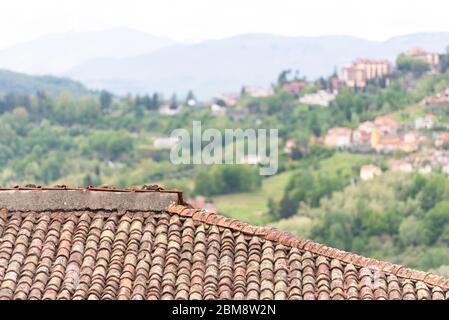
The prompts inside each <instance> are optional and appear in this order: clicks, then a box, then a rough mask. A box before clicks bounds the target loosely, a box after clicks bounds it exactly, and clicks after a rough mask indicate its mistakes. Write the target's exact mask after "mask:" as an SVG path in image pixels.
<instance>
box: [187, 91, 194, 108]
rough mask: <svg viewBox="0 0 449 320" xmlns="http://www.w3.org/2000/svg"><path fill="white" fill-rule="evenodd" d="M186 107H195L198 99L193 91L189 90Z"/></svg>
mask: <svg viewBox="0 0 449 320" xmlns="http://www.w3.org/2000/svg"><path fill="white" fill-rule="evenodd" d="M185 103H186V105H188V106H194V105H195V103H196V98H195V95H194V94H193V91H192V90H189V92H187V97H186V102H185Z"/></svg>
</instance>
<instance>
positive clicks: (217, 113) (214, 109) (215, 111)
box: [210, 103, 226, 117]
mask: <svg viewBox="0 0 449 320" xmlns="http://www.w3.org/2000/svg"><path fill="white" fill-rule="evenodd" d="M210 112H211V114H212V115H213V116H214V117H224V116H226V107H223V106H221V105H219V104H217V103H213V104H212V105H211V106H210Z"/></svg>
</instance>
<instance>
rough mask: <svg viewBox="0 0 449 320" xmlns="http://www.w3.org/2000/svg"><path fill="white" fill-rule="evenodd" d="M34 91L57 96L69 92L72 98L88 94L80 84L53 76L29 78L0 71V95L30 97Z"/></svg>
mask: <svg viewBox="0 0 449 320" xmlns="http://www.w3.org/2000/svg"><path fill="white" fill-rule="evenodd" d="M36 91H45V92H47V93H50V94H53V95H58V94H60V93H61V92H69V93H70V94H72V95H73V96H81V95H87V94H89V90H88V89H87V88H86V87H85V86H84V85H83V84H81V83H80V82H77V81H73V80H70V79H67V78H58V77H53V76H31V75H27V74H24V73H17V72H13V71H8V70H2V69H0V95H4V94H7V93H14V94H23V95H30V94H34V93H36Z"/></svg>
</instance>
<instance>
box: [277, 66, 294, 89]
mask: <svg viewBox="0 0 449 320" xmlns="http://www.w3.org/2000/svg"><path fill="white" fill-rule="evenodd" d="M291 72H292V71H291V70H290V69H287V70H282V71H281V73H280V74H279V76H278V81H277V82H278V86H280V87H282V86H283V85H284V84H286V83H287V82H288V79H287V78H288V75H289V74H290V73H291Z"/></svg>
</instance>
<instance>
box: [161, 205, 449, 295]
mask: <svg viewBox="0 0 449 320" xmlns="http://www.w3.org/2000/svg"><path fill="white" fill-rule="evenodd" d="M166 211H167V212H168V213H170V214H178V215H180V216H183V217H189V218H192V220H194V221H201V222H203V223H206V224H209V225H215V226H219V227H224V228H228V229H231V230H234V231H239V232H242V233H244V234H248V235H252V236H259V237H261V238H263V239H265V240H269V241H274V242H277V243H279V244H282V245H285V246H287V247H292V248H297V249H299V250H300V251H309V252H311V253H314V254H317V255H320V256H324V257H327V258H331V259H337V260H340V261H341V262H344V263H346V264H352V265H354V266H356V267H361V268H370V269H376V270H378V271H381V272H384V273H385V274H389V275H395V276H397V277H399V278H404V279H410V280H415V281H422V282H424V283H426V284H429V285H432V286H437V287H441V288H443V289H446V290H449V280H448V279H446V278H443V277H441V276H438V275H436V274H433V273H431V272H424V271H418V270H414V269H410V268H407V267H405V266H403V265H398V264H393V263H391V262H386V261H380V260H376V259H370V258H366V257H363V256H360V255H357V254H354V253H350V252H346V251H343V250H339V249H335V248H331V247H328V246H326V245H324V244H320V243H317V242H314V241H312V240H305V239H300V238H297V237H295V236H294V235H292V234H291V233H288V232H282V231H279V230H277V229H274V228H268V227H256V226H253V225H250V224H249V223H246V222H242V221H240V220H237V219H231V218H226V217H224V216H221V215H218V214H216V213H213V212H207V211H205V210H202V209H194V208H190V207H187V206H184V205H174V204H172V205H170V206H168V207H167V209H166Z"/></svg>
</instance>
